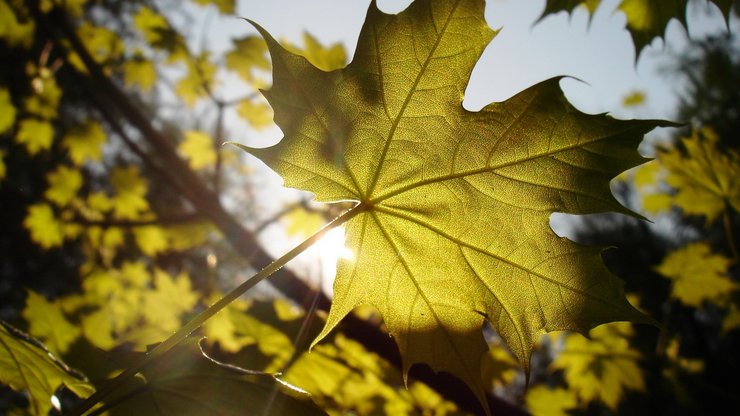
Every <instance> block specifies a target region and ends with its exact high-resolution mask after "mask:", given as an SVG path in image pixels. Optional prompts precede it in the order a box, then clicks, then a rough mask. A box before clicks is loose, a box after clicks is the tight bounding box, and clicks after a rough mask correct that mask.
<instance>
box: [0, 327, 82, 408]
mask: <svg viewBox="0 0 740 416" xmlns="http://www.w3.org/2000/svg"><path fill="white" fill-rule="evenodd" d="M0 383H3V384H6V385H8V386H10V388H12V389H13V390H16V391H23V392H27V393H28V396H27V397H28V399H29V402H30V409H29V413H30V414H32V415H37V416H45V415H47V414H48V413H49V411H50V410H51V409H52V400H51V398H52V396H53V395H54V393H56V391H57V389H58V388H59V387H61V386H62V385H65V386H67V387H68V388H69V389H70V390H72V391H73V392H74V393H75V394H77V395H78V396H80V397H87V396H89V395H90V394H91V393H92V392H93V388H92V386H91V385H90V384H89V383H88V382H87V381H86V380H84V379H83V378H81V377H80V376H79V375H77V374H75V373H74V372H73V371H72V370H70V369H69V368H68V367H67V366H66V365H64V364H63V363H62V362H61V361H59V360H57V359H56V358H55V357H54V355H52V354H51V353H50V352H49V351H48V350H47V349H46V348H44V346H43V345H41V343H39V342H38V341H36V340H34V339H32V338H30V337H29V336H28V335H26V334H24V333H22V332H21V331H19V330H17V329H15V328H12V327H10V326H9V325H7V324H6V323H4V322H0Z"/></svg>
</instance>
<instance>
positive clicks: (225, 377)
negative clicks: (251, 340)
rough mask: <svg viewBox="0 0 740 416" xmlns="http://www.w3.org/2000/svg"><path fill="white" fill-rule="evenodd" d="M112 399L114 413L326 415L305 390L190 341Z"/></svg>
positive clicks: (154, 365) (111, 406)
mask: <svg viewBox="0 0 740 416" xmlns="http://www.w3.org/2000/svg"><path fill="white" fill-rule="evenodd" d="M142 374H143V377H141V378H137V379H134V381H133V382H132V383H129V385H128V386H127V387H124V388H122V389H120V390H119V391H118V393H119V396H117V397H116V396H114V397H112V398H111V400H110V401H109V402H108V406H107V407H108V408H109V412H110V414H111V415H112V416H116V415H138V414H150V413H151V412H152V410H153V409H157V414H158V415H161V416H168V415H173V416H181V415H191V416H197V415H209V416H210V415H220V416H229V415H234V416H237V415H238V416H247V415H266V414H269V415H271V416H272V415H285V416H288V415H324V414H325V413H324V412H322V411H321V410H320V409H319V408H318V407H317V406H316V405H315V404H313V402H311V399H310V397H309V396H308V394H307V393H305V392H303V391H301V390H298V389H296V388H294V387H292V386H290V385H288V384H287V383H283V382H280V381H279V380H277V379H275V378H274V377H273V376H272V375H269V374H264V373H256V372H251V371H248V370H244V369H241V368H239V367H235V366H232V365H224V364H221V363H218V362H216V361H214V360H212V359H210V358H209V357H208V356H207V355H206V354H205V353H204V352H203V351H202V350H201V349H200V348H199V346H198V345H197V344H196V342H194V340H192V339H191V340H189V341H186V342H185V343H184V344H183V345H179V346H177V347H175V348H173V349H172V350H171V351H170V352H169V353H167V354H166V355H164V356H163V357H162V358H161V359H158V360H157V361H156V362H154V363H153V364H152V365H149V366H148V367H146V368H145V369H144V370H142Z"/></svg>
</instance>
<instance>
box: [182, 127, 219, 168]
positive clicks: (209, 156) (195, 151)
mask: <svg viewBox="0 0 740 416" xmlns="http://www.w3.org/2000/svg"><path fill="white" fill-rule="evenodd" d="M213 146H214V144H213V139H212V138H211V136H209V135H208V134H207V133H204V132H202V131H186V132H185V140H183V141H182V142H181V143H180V144H179V145H178V146H177V149H178V150H179V151H180V153H181V154H182V155H183V156H184V157H185V159H187V160H188V163H189V164H190V167H191V168H192V169H195V170H198V169H204V168H210V167H213V166H214V165H215V164H216V150H215V149H214V147H213Z"/></svg>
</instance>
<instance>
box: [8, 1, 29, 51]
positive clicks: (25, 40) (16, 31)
mask: <svg viewBox="0 0 740 416" xmlns="http://www.w3.org/2000/svg"><path fill="white" fill-rule="evenodd" d="M35 29H36V28H35V25H34V21H33V19H24V22H23V23H21V22H19V20H18V17H17V16H16V14H15V12H14V11H13V9H12V8H11V7H10V5H9V4H8V3H7V2H5V1H0V39H2V40H3V41H5V43H6V44H7V45H8V46H10V47H23V48H29V47H31V44H33V34H34V32H35Z"/></svg>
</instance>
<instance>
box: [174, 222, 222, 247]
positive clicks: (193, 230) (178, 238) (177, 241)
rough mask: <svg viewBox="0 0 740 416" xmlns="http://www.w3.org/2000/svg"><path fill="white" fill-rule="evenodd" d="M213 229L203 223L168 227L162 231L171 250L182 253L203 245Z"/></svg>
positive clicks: (208, 224)
mask: <svg viewBox="0 0 740 416" xmlns="http://www.w3.org/2000/svg"><path fill="white" fill-rule="evenodd" d="M212 229H213V227H212V226H211V225H210V223H207V222H205V221H201V222H191V223H186V224H179V225H173V226H169V227H167V228H165V229H164V232H165V235H166V236H167V244H168V245H169V247H170V248H171V249H172V250H177V251H182V250H187V249H190V248H193V247H197V246H199V245H201V244H203V243H204V242H205V241H206V239H207V238H208V233H209V232H210V231H211V230H212Z"/></svg>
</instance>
